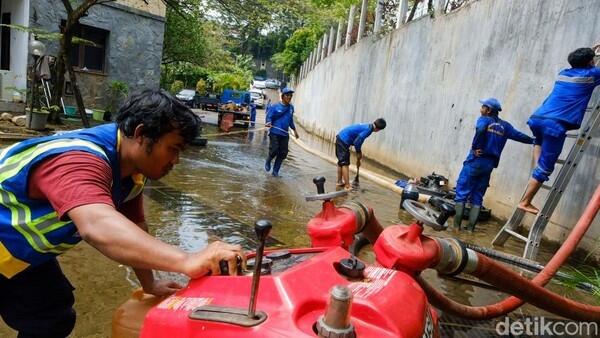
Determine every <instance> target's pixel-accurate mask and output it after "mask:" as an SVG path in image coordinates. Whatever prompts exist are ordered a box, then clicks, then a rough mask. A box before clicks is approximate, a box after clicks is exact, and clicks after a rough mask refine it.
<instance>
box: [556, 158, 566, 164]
mask: <svg viewBox="0 0 600 338" xmlns="http://www.w3.org/2000/svg"><path fill="white" fill-rule="evenodd" d="M565 163H567V160H561V159H558V160H556V164H565Z"/></svg>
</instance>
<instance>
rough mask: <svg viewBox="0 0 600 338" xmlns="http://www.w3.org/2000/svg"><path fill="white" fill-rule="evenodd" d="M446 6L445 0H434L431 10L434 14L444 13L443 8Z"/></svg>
mask: <svg viewBox="0 0 600 338" xmlns="http://www.w3.org/2000/svg"><path fill="white" fill-rule="evenodd" d="M445 8H446V0H435V3H434V5H433V10H434V12H435V15H441V14H444V9H445Z"/></svg>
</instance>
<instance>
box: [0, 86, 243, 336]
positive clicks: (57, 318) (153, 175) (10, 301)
mask: <svg viewBox="0 0 600 338" xmlns="http://www.w3.org/2000/svg"><path fill="white" fill-rule="evenodd" d="M199 126H200V120H199V118H197V117H196V116H195V115H194V113H193V112H192V111H191V110H190V109H189V108H188V107H186V106H185V105H183V104H182V103H181V102H180V101H179V100H177V99H176V98H174V97H173V96H171V95H170V94H169V93H167V92H165V91H163V90H145V91H143V92H141V93H140V94H137V95H135V96H132V97H131V98H130V99H129V100H128V101H127V102H126V103H125V105H124V106H123V107H122V108H121V109H120V110H119V113H118V116H117V119H116V123H109V124H104V125H101V126H98V127H94V128H89V129H83V130H78V131H72V132H67V133H63V134H60V135H52V136H47V137H41V138H35V139H30V140H26V141H23V142H20V143H16V144H14V145H12V146H10V147H8V148H5V149H4V151H2V153H1V154H0V172H2V175H1V178H0V181H1V186H0V198H1V199H2V205H3V207H2V208H0V295H1V296H0V316H1V317H2V319H3V320H4V322H6V324H8V326H10V327H11V328H13V329H14V330H16V331H18V332H19V337H66V336H68V335H69V334H70V332H71V331H72V329H73V326H74V325H75V311H74V310H73V303H74V296H73V287H72V286H71V284H70V283H69V281H68V280H67V278H66V277H65V276H64V275H63V273H62V271H61V268H60V266H59V264H58V261H57V259H56V256H58V255H60V254H62V253H63V252H65V251H67V250H68V249H70V248H72V247H73V246H75V244H77V243H78V242H79V241H81V240H82V239H83V240H85V241H86V242H88V243H89V244H90V245H91V246H93V247H94V248H96V249H98V250H99V251H100V252H101V253H102V254H104V255H105V256H107V257H109V258H111V259H114V260H115V261H117V262H119V263H121V264H125V265H129V266H131V267H133V269H134V271H135V273H136V275H137V277H138V279H139V281H140V284H141V285H142V287H143V289H144V292H146V293H149V294H153V295H157V296H165V295H169V294H172V293H174V292H175V291H177V290H178V289H180V288H182V287H183V286H182V285H180V284H179V283H177V282H174V281H169V280H158V279H155V278H154V275H153V272H152V270H161V271H169V272H178V273H183V274H185V275H187V276H189V277H191V278H196V277H200V276H203V275H206V274H208V273H212V274H219V273H220V269H219V263H220V261H221V260H226V261H227V262H228V267H229V272H230V273H231V274H235V270H236V266H237V265H236V263H237V260H238V257H242V259H243V257H244V255H243V254H242V251H241V247H240V246H239V245H229V244H225V243H222V242H213V243H211V244H210V245H208V247H206V248H205V249H203V250H201V251H198V252H192V253H187V252H185V251H183V250H181V249H179V248H177V247H175V246H172V245H169V244H166V243H163V242H161V241H159V240H158V239H156V238H154V237H153V236H151V235H149V234H148V227H147V225H146V222H145V219H144V209H143V194H142V190H143V187H144V183H145V181H146V177H147V178H149V179H154V180H156V179H159V178H161V177H163V176H165V175H166V174H167V173H168V172H169V171H170V170H171V169H172V168H173V166H174V165H176V164H177V163H178V162H179V155H180V153H181V152H182V151H183V150H184V148H185V146H186V145H187V144H188V143H190V142H191V141H192V140H193V139H194V138H195V137H196V136H197V135H198V130H199ZM232 270H233V271H232Z"/></svg>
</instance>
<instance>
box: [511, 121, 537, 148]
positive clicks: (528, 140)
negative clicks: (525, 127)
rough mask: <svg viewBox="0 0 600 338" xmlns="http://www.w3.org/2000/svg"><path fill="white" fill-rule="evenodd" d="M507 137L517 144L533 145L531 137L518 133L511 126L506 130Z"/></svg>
mask: <svg viewBox="0 0 600 338" xmlns="http://www.w3.org/2000/svg"><path fill="white" fill-rule="evenodd" d="M507 137H508V138H509V139H511V140H515V141H517V142H521V143H525V144H533V141H534V139H533V137H531V136H529V135H527V134H524V133H522V132H520V131H518V130H517V129H515V128H514V127H513V126H511V125H509V128H508V130H507Z"/></svg>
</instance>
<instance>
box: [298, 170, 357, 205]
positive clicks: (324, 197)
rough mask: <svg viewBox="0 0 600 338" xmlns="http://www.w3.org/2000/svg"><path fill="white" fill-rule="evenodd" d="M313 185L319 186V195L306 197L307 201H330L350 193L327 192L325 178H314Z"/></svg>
mask: <svg viewBox="0 0 600 338" xmlns="http://www.w3.org/2000/svg"><path fill="white" fill-rule="evenodd" d="M313 183H314V184H315V185H316V186H317V194H316V195H310V196H305V197H304V198H305V199H306V201H308V202H310V201H329V200H331V199H334V198H336V197H340V196H346V195H348V192H347V191H345V190H340V191H332V192H328V193H326V192H325V177H323V176H317V177H315V178H313Z"/></svg>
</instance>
